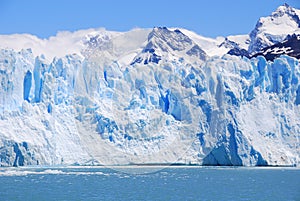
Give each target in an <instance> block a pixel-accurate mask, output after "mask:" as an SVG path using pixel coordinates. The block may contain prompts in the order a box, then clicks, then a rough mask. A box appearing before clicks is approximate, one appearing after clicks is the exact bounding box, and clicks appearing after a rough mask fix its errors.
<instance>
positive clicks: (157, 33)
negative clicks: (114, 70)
mask: <svg viewBox="0 0 300 201" xmlns="http://www.w3.org/2000/svg"><path fill="white" fill-rule="evenodd" d="M166 55H173V56H174V55H177V56H178V55H181V56H182V55H185V56H188V57H196V58H198V59H200V60H201V61H204V60H205V59H206V57H207V55H206V53H205V52H204V51H203V50H202V49H201V48H200V47H199V46H198V45H197V44H196V43H195V42H194V41H193V40H192V39H191V38H189V37H188V36H187V35H185V34H184V33H182V32H181V31H180V30H179V29H175V30H173V29H168V28H167V27H154V28H153V30H152V31H151V32H150V33H149V35H148V43H147V45H146V46H145V47H144V49H143V51H142V52H141V54H139V55H138V56H137V57H136V58H134V61H133V62H132V63H131V64H134V63H144V64H148V63H156V64H158V62H159V61H160V60H161V58H162V57H166ZM178 57H180V56H178Z"/></svg>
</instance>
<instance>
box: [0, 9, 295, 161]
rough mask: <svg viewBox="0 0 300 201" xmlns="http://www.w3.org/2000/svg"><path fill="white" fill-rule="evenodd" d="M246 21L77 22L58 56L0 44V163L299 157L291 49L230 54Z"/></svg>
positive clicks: (246, 41)
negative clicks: (226, 25) (207, 33)
mask: <svg viewBox="0 0 300 201" xmlns="http://www.w3.org/2000/svg"><path fill="white" fill-rule="evenodd" d="M283 12H284V13H291V12H292V13H293V15H296V14H297V13H300V12H299V11H298V10H296V9H294V8H290V7H288V6H287V5H284V6H281V7H280V8H278V10H277V13H280V15H279V14H278V15H276V12H275V13H273V14H272V16H273V18H274V17H276V16H277V17H278V18H280V17H282V16H283V17H284V18H286V15H285V14H282V13H283ZM295 13H296V14H295ZM280 19H281V18H280ZM294 19H295V17H294V18H292V20H294ZM275 21H276V20H275ZM279 21H280V20H279ZM276 23H277V22H276ZM293 23H294V21H293ZM292 25H293V24H292ZM269 27H270V25H269ZM271 27H272V26H271ZM256 29H257V27H256ZM298 29H299V28H298ZM257 30H260V29H257ZM272 30H273V29H272ZM254 32H255V31H253V32H252V34H250V36H230V37H226V38H218V39H207V38H206V39H205V38H203V37H201V36H198V35H196V34H195V33H192V32H190V31H188V30H185V29H178V28H166V27H155V28H153V29H152V30H151V29H135V30H132V31H129V32H124V33H118V32H109V31H106V30H102V29H101V30H87V31H78V32H76V33H74V34H75V35H73V37H71V41H72V45H74V44H75V46H74V47H76V48H74V52H73V53H71V52H69V51H70V49H71V48H66V47H62V49H63V48H66V49H68V50H66V51H65V50H59V51H61V52H59V55H58V56H57V57H51V56H52V54H53V52H50V54H47V52H46V54H45V55H43V54H37V53H36V52H37V50H38V49H39V48H40V46H39V48H36V47H35V46H34V47H33V49H30V48H28V49H26V48H23V49H21V50H17V48H15V47H11V48H3V47H2V49H1V50H0V79H1V84H0V166H26V165H128V164H174V163H175V164H189V165H228V166H267V165H270V166H299V158H300V150H299V146H300V144H299V137H300V136H299V133H300V127H299V122H300V115H299V114H300V113H299V104H300V65H299V59H297V58H293V57H290V56H287V55H281V56H280V57H279V58H276V59H275V60H274V61H267V60H266V59H265V58H264V57H263V56H257V57H254V58H251V59H249V58H247V57H242V56H234V55H229V54H226V52H228V51H229V50H230V49H231V48H242V49H247V48H249V49H248V50H249V52H250V53H251V51H253V52H255V51H256V49H255V48H257V46H255V44H256V45H262V43H255V42H254V41H256V40H260V39H258V38H259V37H260V38H261V36H262V35H259V34H256V35H255V34H253V33H254ZM292 32H297V31H295V30H294V29H292ZM255 33H261V34H262V32H261V31H257V32H255ZM70 34H71V33H64V34H61V35H60V36H57V37H58V38H57V41H61V40H67V39H66V38H67V37H68V36H70ZM284 34H286V35H288V34H290V33H279V35H280V37H281V38H284V37H283V35H284ZM71 35H72V34H71ZM273 36H274V34H273ZM7 37H8V36H1V37H0V41H1V40H3V38H4V39H7ZM9 37H12V36H9ZM17 37H19V36H17ZM59 37H61V38H60V39H59ZM274 37H275V38H278V37H277V36H274ZM269 39H270V38H269ZM26 40H29V39H28V37H27V36H26ZM35 40H38V39H35ZM51 40H54V41H55V39H54V38H52V39H51ZM260 41H262V40H260ZM44 42H45V41H44ZM67 43H68V42H65V43H64V44H67ZM265 43H267V42H265ZM35 44H39V42H36V43H35ZM54 44H55V45H57V44H56V43H54ZM55 45H54V46H55ZM37 46H38V45H37ZM77 50H78V51H77ZM79 50H80V51H79ZM250 50H251V51H250ZM49 55H50V56H49ZM61 55H64V56H61Z"/></svg>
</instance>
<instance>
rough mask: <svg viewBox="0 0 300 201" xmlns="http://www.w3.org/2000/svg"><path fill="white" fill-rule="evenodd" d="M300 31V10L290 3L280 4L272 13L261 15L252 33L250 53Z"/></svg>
mask: <svg viewBox="0 0 300 201" xmlns="http://www.w3.org/2000/svg"><path fill="white" fill-rule="evenodd" d="M294 33H297V34H298V33H300V10H298V9H295V8H293V7H291V6H289V5H288V4H284V5H282V6H279V7H278V8H277V9H276V10H275V11H274V12H273V13H272V14H271V15H269V16H267V17H261V18H260V19H259V20H258V22H257V24H256V27H255V29H254V30H253V31H252V32H251V33H250V38H251V43H250V45H249V52H250V53H257V52H259V51H260V50H262V49H263V48H265V47H268V46H271V45H274V44H276V43H279V42H282V41H283V40H284V39H285V38H286V36H287V35H289V34H294Z"/></svg>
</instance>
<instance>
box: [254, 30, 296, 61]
mask: <svg viewBox="0 0 300 201" xmlns="http://www.w3.org/2000/svg"><path fill="white" fill-rule="evenodd" d="M259 55H262V56H264V57H265V58H266V59H267V60H269V61H273V60H274V59H276V58H278V57H279V56H280V55H288V56H291V57H295V58H297V59H300V35H296V34H293V35H288V36H287V38H286V40H284V41H283V42H280V43H277V44H275V45H272V46H270V47H266V48H263V49H262V50H261V51H260V52H259V53H257V54H254V55H252V56H251V58H252V57H257V56H259Z"/></svg>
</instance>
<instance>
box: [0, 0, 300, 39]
mask: <svg viewBox="0 0 300 201" xmlns="http://www.w3.org/2000/svg"><path fill="white" fill-rule="evenodd" d="M284 3H288V4H289V5H290V6H293V7H295V8H298V9H300V0H286V1H282V0H172V1H171V0H148V1H147V0H146V1H143V0H84V1H71V0H45V1H40V0H26V1H22V0H0V34H14V33H30V34H33V35H37V36H38V37H40V38H48V37H50V36H54V35H56V34H57V32H59V31H76V30H80V29H88V28H100V27H104V28H106V29H107V30H113V31H129V30H131V29H133V28H152V27H156V26H166V27H181V28H186V29H189V30H192V31H194V32H196V33H198V34H200V35H202V36H206V37H213V38H215V37H217V36H228V35H236V34H248V33H249V32H251V30H252V29H253V28H254V27H255V24H256V22H257V20H258V19H259V17H261V16H267V15H270V14H271V13H272V12H273V11H275V10H276V8H277V7H278V6H280V5H283V4H284Z"/></svg>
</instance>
